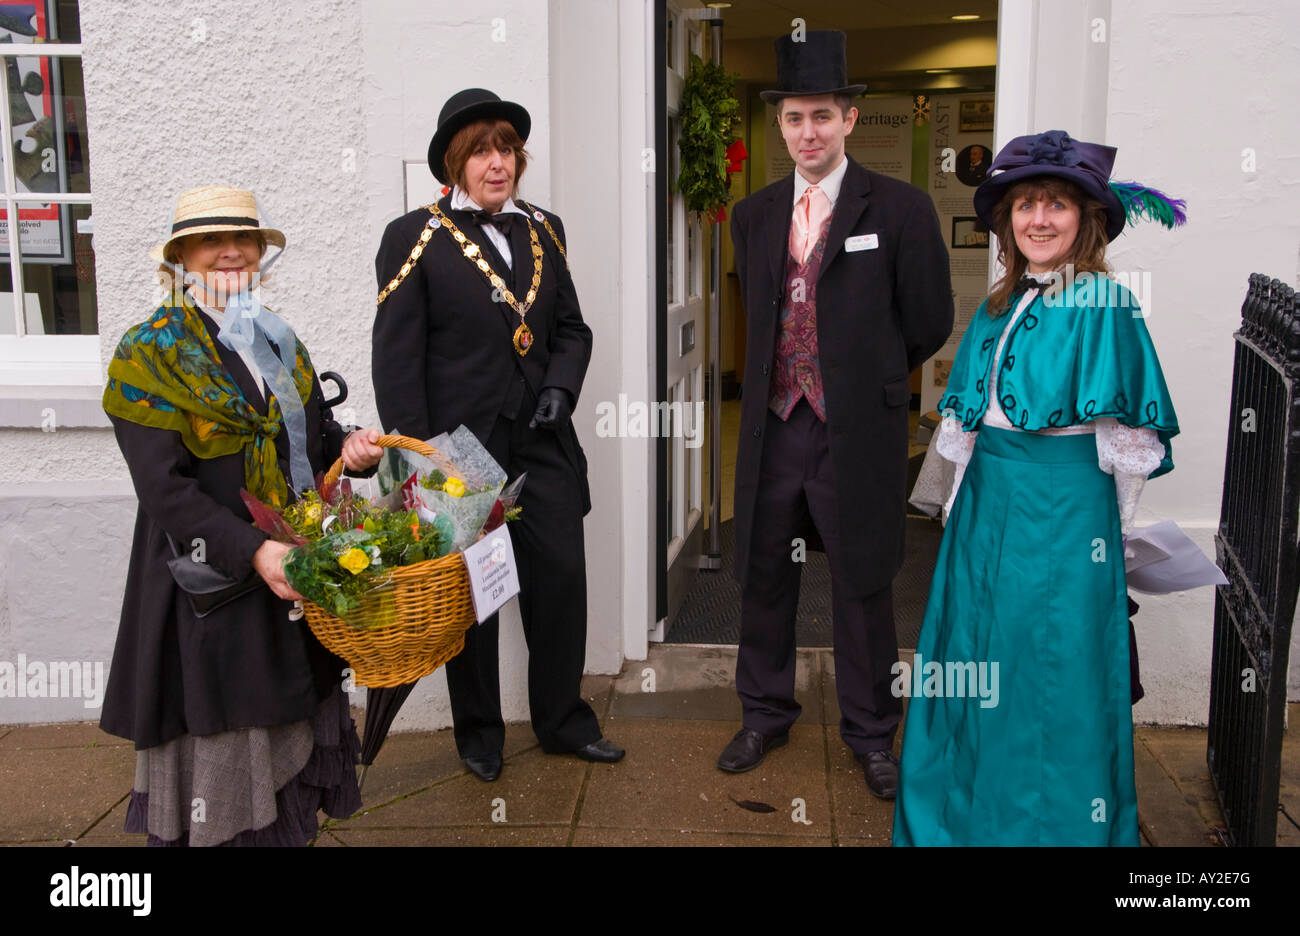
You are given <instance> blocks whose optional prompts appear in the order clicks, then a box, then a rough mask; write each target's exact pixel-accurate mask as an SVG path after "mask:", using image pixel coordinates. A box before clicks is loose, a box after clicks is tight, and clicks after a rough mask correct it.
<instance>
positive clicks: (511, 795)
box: [330, 748, 608, 841]
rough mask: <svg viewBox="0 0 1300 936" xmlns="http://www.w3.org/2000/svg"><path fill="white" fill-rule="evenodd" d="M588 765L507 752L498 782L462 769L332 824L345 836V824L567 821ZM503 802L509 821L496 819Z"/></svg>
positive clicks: (572, 759) (386, 825) (417, 826)
mask: <svg viewBox="0 0 1300 936" xmlns="http://www.w3.org/2000/svg"><path fill="white" fill-rule="evenodd" d="M588 766H589V765H588V764H587V763H586V762H585V761H580V760H578V759H577V758H576V757H571V756H568V755H551V754H543V753H542V751H541V749H540V748H532V749H530V750H529V751H526V752H525V753H522V754H518V755H515V756H514V757H508V758H507V759H506V761H505V767H504V769H503V770H502V771H501V777H500V779H498V780H497V781H495V782H494V783H484V782H483V781H482V780H479V779H478V778H477V777H475V776H473V775H471V774H469V773H465V774H461V775H458V776H455V777H451V778H449V779H447V780H444V781H441V782H439V783H436V784H434V785H433V786H431V787H428V788H426V789H421V790H419V791H418V792H414V793H411V794H410V795H408V796H403V797H402V798H400V799H397V800H394V801H392V802H390V803H388V804H386V805H383V806H378V807H374V808H368V809H364V810H362V811H361V812H360V813H358V814H357V815H355V816H352V817H351V818H349V819H344V820H339V821H337V822H336V823H331V826H330V828H331V830H332V831H334V832H335V833H336V834H337V835H339V836H340V837H341V838H343V839H344V841H346V837H345V836H343V830H344V829H379V828H389V829H392V828H410V829H430V828H437V827H446V826H474V825H484V826H492V825H497V824H503V825H509V824H511V823H519V824H521V825H547V824H554V825H564V826H568V825H569V824H570V823H571V822H572V820H573V812H574V809H575V807H576V806H577V802H578V793H579V791H580V790H581V789H582V782H583V778H584V777H585V776H586V773H587V767H588ZM592 766H596V765H592ZM600 766H602V767H603V766H604V765H600ZM605 769H608V768H607V767H605ZM366 782H367V783H369V780H367V781H366ZM503 804H504V808H505V819H506V821H505V822H504V823H494V822H493V815H494V813H496V812H497V810H498V809H499V808H500V807H501V806H502V805H503Z"/></svg>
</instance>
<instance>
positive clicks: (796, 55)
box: [758, 29, 867, 104]
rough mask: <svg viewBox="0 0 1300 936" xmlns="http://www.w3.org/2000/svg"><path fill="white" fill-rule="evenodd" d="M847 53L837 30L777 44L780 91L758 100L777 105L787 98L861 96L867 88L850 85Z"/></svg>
mask: <svg viewBox="0 0 1300 936" xmlns="http://www.w3.org/2000/svg"><path fill="white" fill-rule="evenodd" d="M844 49H845V36H844V33H843V32H841V31H840V30H838V29H814V30H812V31H811V32H807V33H804V34H802V37H801V40H800V41H798V42H796V41H795V39H794V37H793V36H789V35H786V36H782V37H781V38H780V39H778V40H776V83H777V84H778V85H780V87H779V88H777V89H776V90H775V91H760V92H759V93H758V96H759V97H761V98H762V99H763V100H764V101H767V102H768V103H769V104H775V103H776V102H777V101H779V100H781V99H782V98H788V97H812V96H813V95H817V94H848V95H854V96H856V95H859V94H861V93H862V92H863V91H865V90H867V86H866V85H864V84H855V85H851V84H849V82H848V73H849V69H848V64H847V59H846V54H845V51H844Z"/></svg>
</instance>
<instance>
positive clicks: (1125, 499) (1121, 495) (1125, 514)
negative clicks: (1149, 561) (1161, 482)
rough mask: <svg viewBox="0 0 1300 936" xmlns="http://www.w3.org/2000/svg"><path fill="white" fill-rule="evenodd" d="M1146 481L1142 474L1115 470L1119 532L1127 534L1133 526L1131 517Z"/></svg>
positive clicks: (1135, 510) (1134, 512) (1135, 511)
mask: <svg viewBox="0 0 1300 936" xmlns="http://www.w3.org/2000/svg"><path fill="white" fill-rule="evenodd" d="M1146 483H1147V476H1146V475H1144V474H1128V473H1127V472H1124V471H1116V472H1115V499H1116V500H1117V501H1118V502H1119V529H1120V533H1122V534H1123V535H1124V536H1128V534H1129V530H1131V529H1132V528H1133V517H1134V515H1135V514H1136V513H1137V506H1138V498H1140V497H1141V496H1142V487H1143V485H1145V484H1146Z"/></svg>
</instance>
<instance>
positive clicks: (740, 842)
mask: <svg viewBox="0 0 1300 936" xmlns="http://www.w3.org/2000/svg"><path fill="white" fill-rule="evenodd" d="M572 844H573V845H575V846H610V845H628V846H636V845H640V846H651V847H658V846H682V845H687V846H690V845H694V846H706V847H707V846H730V847H740V848H748V847H752V846H755V845H804V846H814V847H816V846H825V845H829V844H830V838H829V837H826V838H825V839H823V838H820V837H817V836H811V835H762V834H757V833H753V832H732V833H725V832H695V831H692V830H690V829H683V830H681V831H677V832H673V831H670V830H666V829H583V828H579V829H578V830H577V832H575V833H574V836H573V843H572Z"/></svg>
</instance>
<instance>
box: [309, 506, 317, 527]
mask: <svg viewBox="0 0 1300 936" xmlns="http://www.w3.org/2000/svg"><path fill="white" fill-rule="evenodd" d="M307 522H308V523H310V524H312V525H313V526H319V525H320V504H309V505H308V506H307Z"/></svg>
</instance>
